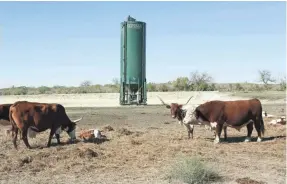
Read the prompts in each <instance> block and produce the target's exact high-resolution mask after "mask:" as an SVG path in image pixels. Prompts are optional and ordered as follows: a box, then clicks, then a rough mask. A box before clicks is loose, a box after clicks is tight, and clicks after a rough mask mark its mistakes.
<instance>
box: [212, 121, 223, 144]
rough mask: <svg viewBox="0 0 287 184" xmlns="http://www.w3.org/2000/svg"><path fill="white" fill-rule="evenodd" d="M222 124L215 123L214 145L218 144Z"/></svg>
mask: <svg viewBox="0 0 287 184" xmlns="http://www.w3.org/2000/svg"><path fill="white" fill-rule="evenodd" d="M222 127H223V125H222V124H219V123H216V127H215V139H214V143H215V144H217V143H219V142H220V135H221V132H222Z"/></svg>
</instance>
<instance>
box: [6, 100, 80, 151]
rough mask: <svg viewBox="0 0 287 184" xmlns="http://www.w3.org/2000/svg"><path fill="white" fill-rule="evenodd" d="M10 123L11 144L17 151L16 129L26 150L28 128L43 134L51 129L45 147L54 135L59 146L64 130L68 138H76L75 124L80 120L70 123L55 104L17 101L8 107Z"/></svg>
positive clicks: (27, 145)
mask: <svg viewBox="0 0 287 184" xmlns="http://www.w3.org/2000/svg"><path fill="white" fill-rule="evenodd" d="M9 116H10V122H11V124H12V126H13V144H14V147H15V149H17V145H16V139H17V134H18V129H20V132H21V133H22V139H23V141H24V143H25V145H26V147H27V148H29V149H31V146H30V144H29V142H28V139H27V132H28V128H30V129H31V130H33V131H35V132H43V131H45V130H47V129H51V131H50V136H49V140H48V144H47V147H50V145H51V139H52V136H53V135H54V134H55V133H56V138H57V142H58V144H60V143H61V142H60V135H59V134H60V132H59V131H58V130H59V129H60V130H65V131H66V132H67V133H68V135H69V136H70V138H71V139H72V140H73V139H75V138H76V135H75V128H76V122H78V121H80V120H81V119H82V118H83V117H82V118H80V119H78V120H75V121H71V120H70V119H69V117H68V116H67V114H66V111H65V108H64V107H63V106H62V105H60V104H56V103H50V104H48V103H37V102H27V101H18V102H15V103H14V104H13V105H12V106H11V107H10V113H9Z"/></svg>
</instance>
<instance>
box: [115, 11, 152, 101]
mask: <svg viewBox="0 0 287 184" xmlns="http://www.w3.org/2000/svg"><path fill="white" fill-rule="evenodd" d="M146 101H147V96H146V23H145V22H140V21H136V20H135V19H134V18H132V17H130V16H129V17H128V19H127V21H124V22H122V23H121V88H120V104H121V105H131V104H138V105H146Z"/></svg>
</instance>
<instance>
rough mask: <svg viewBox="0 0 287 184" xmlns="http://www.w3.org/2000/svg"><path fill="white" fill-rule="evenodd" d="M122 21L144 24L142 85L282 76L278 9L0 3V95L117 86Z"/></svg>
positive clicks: (269, 5)
mask: <svg viewBox="0 0 287 184" xmlns="http://www.w3.org/2000/svg"><path fill="white" fill-rule="evenodd" d="M78 14H79V15H78ZM128 15H130V16H132V17H133V18H135V19H136V20H138V21H143V22H145V23H146V24H147V38H146V39H147V42H146V45H147V47H146V65H147V68H146V78H147V83H150V82H152V83H166V82H168V81H173V80H175V79H176V78H177V77H189V74H190V72H193V71H198V72H200V73H202V72H206V73H208V74H209V75H210V76H211V77H212V78H213V79H214V83H222V84H224V83H244V82H249V83H258V81H257V80H258V71H259V70H269V71H270V72H271V74H272V76H273V77H274V78H276V79H277V78H280V77H283V76H286V2H192V1H190V2H0V30H1V31H0V44H1V45H0V61H2V62H1V67H2V68H3V69H5V70H2V71H1V73H0V77H1V78H2V80H1V83H0V89H3V88H10V87H11V86H26V87H30V86H31V87H32V86H33V87H40V86H48V87H52V86H73V87H75V86H79V85H80V83H82V82H83V81H86V80H88V81H91V83H92V84H93V85H96V84H100V85H104V84H110V83H112V79H113V78H118V79H120V23H121V22H123V21H125V20H126V18H127V17H128ZM105 24H106V25H105ZM213 63H216V64H213ZM162 66H164V67H162ZM159 69H160V71H163V72H161V73H160V74H159Z"/></svg>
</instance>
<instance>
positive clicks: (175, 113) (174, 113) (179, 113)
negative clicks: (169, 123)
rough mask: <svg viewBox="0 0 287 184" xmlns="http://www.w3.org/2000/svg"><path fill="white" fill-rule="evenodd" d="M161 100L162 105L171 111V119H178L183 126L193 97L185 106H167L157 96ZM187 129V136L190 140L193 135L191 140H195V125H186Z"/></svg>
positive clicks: (174, 104) (176, 104)
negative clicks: (188, 105) (187, 108)
mask: <svg viewBox="0 0 287 184" xmlns="http://www.w3.org/2000/svg"><path fill="white" fill-rule="evenodd" d="M157 97H158V98H159V100H160V101H161V103H162V104H163V105H165V107H166V108H167V109H170V114H171V117H172V118H173V119H175V118H177V120H178V123H179V124H180V125H183V122H182V120H183V118H184V116H185V113H186V109H185V108H186V105H187V104H188V102H189V101H190V99H191V98H192V96H191V97H190V98H189V99H188V100H187V102H186V103H185V104H178V103H171V104H170V105H169V104H166V103H165V102H164V101H163V100H162V99H161V98H160V97H159V96H157ZM184 125H185V127H186V129H187V135H188V139H190V135H191V138H192V139H193V129H194V126H193V125H189V124H184Z"/></svg>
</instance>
